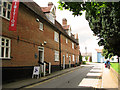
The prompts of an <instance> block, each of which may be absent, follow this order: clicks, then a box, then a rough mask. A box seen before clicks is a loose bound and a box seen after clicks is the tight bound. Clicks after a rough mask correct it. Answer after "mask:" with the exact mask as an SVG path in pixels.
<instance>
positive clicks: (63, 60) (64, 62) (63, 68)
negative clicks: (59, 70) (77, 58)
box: [63, 55, 65, 69]
mask: <svg viewBox="0 0 120 90" xmlns="http://www.w3.org/2000/svg"><path fill="white" fill-rule="evenodd" d="M63 69H65V55H63Z"/></svg>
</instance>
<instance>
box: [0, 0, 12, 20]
mask: <svg viewBox="0 0 120 90" xmlns="http://www.w3.org/2000/svg"><path fill="white" fill-rule="evenodd" d="M4 2H6V1H2V0H1V3H2V4H0V7H1V14H0V16H1V17H3V18H5V19H7V20H10V18H8V17H7V16H8V12H10V14H11V8H12V3H10V2H6V7H4V6H3V3H4ZM8 4H9V5H10V9H8ZM3 8H4V9H5V10H6V15H5V16H3ZM9 17H10V16H9Z"/></svg>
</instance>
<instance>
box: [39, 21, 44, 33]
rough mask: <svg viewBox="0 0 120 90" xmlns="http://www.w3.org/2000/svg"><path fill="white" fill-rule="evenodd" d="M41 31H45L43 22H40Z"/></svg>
mask: <svg viewBox="0 0 120 90" xmlns="http://www.w3.org/2000/svg"><path fill="white" fill-rule="evenodd" d="M39 29H40V30H41V31H43V23H42V22H39Z"/></svg>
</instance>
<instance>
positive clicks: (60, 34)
mask: <svg viewBox="0 0 120 90" xmlns="http://www.w3.org/2000/svg"><path fill="white" fill-rule="evenodd" d="M59 59H60V70H61V32H59Z"/></svg>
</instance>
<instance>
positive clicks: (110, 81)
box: [101, 64, 120, 90]
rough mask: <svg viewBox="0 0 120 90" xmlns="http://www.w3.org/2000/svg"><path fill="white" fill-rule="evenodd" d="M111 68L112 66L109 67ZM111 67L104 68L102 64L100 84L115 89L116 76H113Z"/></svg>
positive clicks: (116, 86)
mask: <svg viewBox="0 0 120 90" xmlns="http://www.w3.org/2000/svg"><path fill="white" fill-rule="evenodd" d="M111 69H112V67H111ZM111 69H108V68H105V66H104V64H103V75H102V86H101V88H108V89H110V88H111V89H115V88H116V89H117V90H118V77H116V76H115V74H114V72H112V70H111ZM119 90H120V89H119Z"/></svg>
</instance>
